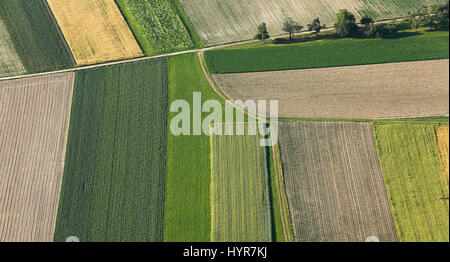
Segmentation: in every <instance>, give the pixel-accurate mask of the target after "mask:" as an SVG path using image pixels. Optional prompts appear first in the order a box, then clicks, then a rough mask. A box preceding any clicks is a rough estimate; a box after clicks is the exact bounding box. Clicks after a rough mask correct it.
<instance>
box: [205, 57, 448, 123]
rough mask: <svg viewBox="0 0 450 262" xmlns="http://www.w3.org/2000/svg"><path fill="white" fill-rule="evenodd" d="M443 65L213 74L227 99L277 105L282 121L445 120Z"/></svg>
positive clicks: (425, 63)
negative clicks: (290, 119) (289, 119)
mask: <svg viewBox="0 0 450 262" xmlns="http://www.w3.org/2000/svg"><path fill="white" fill-rule="evenodd" d="M448 71H449V60H448V59H443V60H431V61H418V62H406V63H389V64H377V65H363V66H348V67H333V68H320V69H306V70H289V71H272V72H257V73H238V74H216V75H213V78H214V80H215V82H216V83H217V84H218V86H219V87H220V89H221V91H222V92H223V93H224V94H225V95H226V96H228V97H230V98H231V99H234V100H236V99H242V100H247V99H257V100H270V99H273V100H279V115H280V116H281V117H286V118H349V119H350V118H351V119H383V118H407V117H426V116H444V115H445V116H448V115H449V102H448V99H449V89H448V85H449V75H448Z"/></svg>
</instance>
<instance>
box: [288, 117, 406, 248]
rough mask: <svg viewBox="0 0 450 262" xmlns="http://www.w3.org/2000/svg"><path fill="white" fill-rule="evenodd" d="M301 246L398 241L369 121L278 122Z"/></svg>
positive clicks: (294, 227)
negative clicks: (369, 239) (303, 244)
mask: <svg viewBox="0 0 450 262" xmlns="http://www.w3.org/2000/svg"><path fill="white" fill-rule="evenodd" d="M279 132H280V142H279V145H280V150H281V160H282V164H283V170H284V175H285V184H286V192H287V197H288V201H289V208H290V213H291V218H292V223H293V229H294V239H295V241H298V242H304V241H306V242H310V241H312V242H323V241H326V242H335V241H337V242H348V241H356V242H364V241H366V240H367V239H368V238H369V237H371V236H375V237H377V238H378V239H379V240H380V241H383V242H384V241H398V238H397V233H396V230H395V224H394V220H393V216H392V212H391V207H390V205H389V199H388V195H387V191H386V188H385V184H384V180H383V176H382V174H381V168H380V165H379V162H378V156H377V151H376V148H375V141H374V137H373V130H372V126H371V124H370V123H343V122H342V123H325V122H324V123H316V122H291V123H286V122H283V123H280V131H279Z"/></svg>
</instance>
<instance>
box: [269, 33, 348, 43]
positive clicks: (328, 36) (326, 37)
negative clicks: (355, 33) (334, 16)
mask: <svg viewBox="0 0 450 262" xmlns="http://www.w3.org/2000/svg"><path fill="white" fill-rule="evenodd" d="M337 39H341V38H340V37H339V35H337V34H324V35H318V36H317V37H316V36H315V35H308V36H300V37H294V38H292V39H289V38H276V39H275V40H273V44H275V45H282V44H284V45H286V44H298V43H307V42H313V41H318V40H337Z"/></svg>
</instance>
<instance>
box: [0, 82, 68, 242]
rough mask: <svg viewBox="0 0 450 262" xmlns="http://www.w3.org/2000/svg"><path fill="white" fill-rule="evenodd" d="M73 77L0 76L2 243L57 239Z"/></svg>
mask: <svg viewBox="0 0 450 262" xmlns="http://www.w3.org/2000/svg"><path fill="white" fill-rule="evenodd" d="M73 77H74V75H73V73H65V74H55V75H47V76H41V77H33V78H26V79H18V80H10V81H0V145H1V146H0V242H17V241H26V242H29V241H38V242H42V241H52V240H53V232H54V228H55V220H56V211H57V207H58V201H59V193H60V188H61V181H62V176H63V168H64V155H65V149H66V141H67V133H68V129H69V116H70V107H71V98H72V87H73Z"/></svg>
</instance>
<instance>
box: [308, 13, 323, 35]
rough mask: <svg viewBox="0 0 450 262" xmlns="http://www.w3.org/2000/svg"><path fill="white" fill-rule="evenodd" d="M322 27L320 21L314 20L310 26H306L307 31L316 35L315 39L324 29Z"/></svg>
mask: <svg viewBox="0 0 450 262" xmlns="http://www.w3.org/2000/svg"><path fill="white" fill-rule="evenodd" d="M324 26H325V25H321V24H320V19H319V18H316V19H314V20H313V21H312V22H311V24H308V30H309V31H314V32H315V34H316V37H317V36H318V35H319V33H320V30H322V29H323V28H324Z"/></svg>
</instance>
